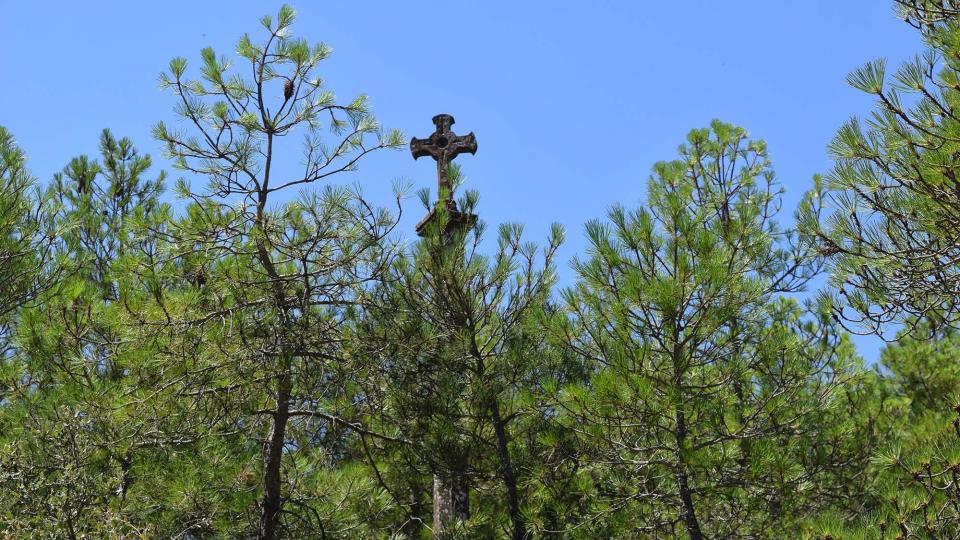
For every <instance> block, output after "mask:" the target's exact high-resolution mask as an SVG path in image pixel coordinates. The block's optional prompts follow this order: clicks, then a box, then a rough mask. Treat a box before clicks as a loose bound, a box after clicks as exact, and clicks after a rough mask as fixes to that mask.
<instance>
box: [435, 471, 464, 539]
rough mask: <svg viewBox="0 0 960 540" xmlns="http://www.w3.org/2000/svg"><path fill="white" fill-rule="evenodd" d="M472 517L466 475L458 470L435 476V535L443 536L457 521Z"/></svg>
mask: <svg viewBox="0 0 960 540" xmlns="http://www.w3.org/2000/svg"><path fill="white" fill-rule="evenodd" d="M468 519H470V494H469V491H468V486H467V479H466V475H465V474H463V473H462V471H456V472H454V473H452V474H449V475H443V476H441V475H439V474H435V475H434V476H433V537H434V538H442V537H443V536H442V535H443V534H445V533H446V532H447V531H449V530H450V529H451V528H452V526H453V524H454V523H456V522H457V521H466V520H468Z"/></svg>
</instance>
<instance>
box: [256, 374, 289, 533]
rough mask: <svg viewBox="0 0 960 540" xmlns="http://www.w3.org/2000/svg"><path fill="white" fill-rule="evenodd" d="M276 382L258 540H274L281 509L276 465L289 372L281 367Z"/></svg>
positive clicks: (280, 450) (281, 444)
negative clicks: (281, 372)
mask: <svg viewBox="0 0 960 540" xmlns="http://www.w3.org/2000/svg"><path fill="white" fill-rule="evenodd" d="M283 371H284V372H283V374H282V375H281V376H280V380H279V382H278V383H277V409H276V411H274V413H273V415H272V416H273V425H272V426H271V427H270V436H269V437H268V438H267V448H266V452H264V454H265V455H264V473H263V502H262V506H263V510H262V512H261V514H260V539H261V540H274V539H275V538H276V537H277V526H278V525H279V522H280V511H281V509H282V507H283V498H282V497H283V483H282V482H281V479H280V465H281V463H282V461H283V447H284V443H285V442H286V431H287V420H288V419H289V410H290V390H291V381H290V372H289V369H288V368H286V367H285V368H284V370H283Z"/></svg>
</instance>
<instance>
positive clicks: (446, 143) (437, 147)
mask: <svg viewBox="0 0 960 540" xmlns="http://www.w3.org/2000/svg"><path fill="white" fill-rule="evenodd" d="M453 123H454V120H453V117H452V116H450V115H449V114H438V115H436V116H434V117H433V124H434V125H435V126H437V130H436V131H434V132H433V134H432V135H430V138H428V139H418V138H416V137H414V138H412V139H410V152H411V153H412V154H413V159H418V158H421V157H423V156H430V157H432V158H433V159H435V160H436V161H437V187H438V189H439V192H438V193H437V197H438V200H437V202H438V203H439V202H441V201H440V200H439V197H440V196H441V195H440V194H441V193H444V190H446V197H447V200H446V203H447V206H448V207H449V208H451V209H455V208H456V206H455V205H454V204H453V186H451V185H450V180H449V179H448V178H447V167H448V166H449V165H450V162H451V161H453V159H454V158H455V157H457V156H459V155H460V154H463V153H464V152H470V153H471V154H476V153H477V138H476V137H475V136H474V134H473V132H470V133H468V134H466V135H463V136H461V135H457V134H456V133H454V132H452V131H450V126H452V125H453Z"/></svg>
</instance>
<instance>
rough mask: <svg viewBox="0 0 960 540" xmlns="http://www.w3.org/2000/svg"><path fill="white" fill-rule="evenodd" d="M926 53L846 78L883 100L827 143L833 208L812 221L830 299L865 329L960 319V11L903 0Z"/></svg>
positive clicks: (899, 3) (870, 65)
mask: <svg viewBox="0 0 960 540" xmlns="http://www.w3.org/2000/svg"><path fill="white" fill-rule="evenodd" d="M895 5H896V6H897V7H898V9H899V10H900V14H901V16H902V17H903V18H904V19H905V20H906V21H907V22H908V23H910V24H911V25H913V26H915V27H916V28H918V29H919V30H920V32H921V34H922V36H923V39H924V42H925V43H926V45H927V48H926V50H925V51H924V52H923V53H922V54H920V55H918V56H917V57H916V58H914V59H913V60H911V61H909V62H906V63H904V64H903V65H902V66H900V68H899V69H897V71H896V72H895V73H893V74H892V75H888V74H887V66H886V62H885V61H883V60H877V61H874V62H870V63H868V64H866V65H865V66H863V67H862V68H860V69H858V70H856V71H854V72H853V73H851V74H850V75H849V77H848V78H847V81H848V82H849V84H850V85H851V86H853V87H854V88H856V89H858V90H861V91H863V92H865V93H867V94H870V95H872V96H874V97H875V98H876V101H877V104H876V108H875V110H874V112H873V113H872V114H871V115H870V117H869V118H868V119H865V120H860V119H857V118H853V119H851V120H850V121H849V122H848V123H846V124H845V125H844V126H843V127H841V128H840V130H839V131H838V132H837V134H836V136H835V138H834V140H833V142H832V143H831V144H830V147H829V149H830V153H831V154H832V156H833V157H834V159H835V160H836V163H835V165H834V167H833V168H832V170H831V171H830V173H829V174H828V175H827V177H826V184H827V186H828V188H829V192H828V193H829V197H828V199H829V200H828V203H827V205H826V206H827V207H831V208H832V209H833V211H832V212H831V213H829V214H828V215H826V216H820V215H810V216H806V217H805V218H804V222H805V223H804V227H805V228H807V229H809V230H810V231H813V232H814V234H815V236H816V237H817V240H816V242H817V244H818V246H819V249H820V250H821V251H822V253H824V254H825V255H829V256H830V270H831V274H832V277H831V284H832V285H833V287H834V289H835V290H836V291H837V292H836V293H834V294H833V295H832V296H833V298H832V302H833V303H834V305H835V311H836V312H837V314H838V315H839V316H841V319H842V320H845V321H849V322H851V323H853V325H852V326H853V327H854V328H856V329H857V330H858V331H861V332H864V331H865V332H883V331H884V330H886V329H887V328H889V325H890V324H891V323H900V324H904V323H906V324H909V323H911V322H913V321H919V320H927V321H934V322H938V323H939V324H945V323H946V324H952V323H954V322H955V321H956V319H957V316H958V313H960V312H958V306H960V305H958V303H957V298H958V296H960V293H958V291H960V288H958V287H960V272H958V269H960V267H958V265H957V264H956V260H957V256H958V253H960V233H958V231H960V211H958V208H960V191H958V190H957V189H956V185H957V182H958V173H960V171H958V161H957V152H958V151H960V146H958V140H960V137H958V136H960V117H958V115H957V112H956V110H955V106H954V103H955V102H956V100H957V99H958V96H960V90H957V81H958V80H960V40H958V36H960V18H958V16H957V13H958V11H957V7H958V6H957V5H956V3H955V2H953V1H945V2H930V1H925V0H909V1H908V0H898V1H897V2H896V4H895Z"/></svg>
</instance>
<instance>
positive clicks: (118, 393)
mask: <svg viewBox="0 0 960 540" xmlns="http://www.w3.org/2000/svg"><path fill="white" fill-rule="evenodd" d="M100 151H101V155H102V160H103V163H102V165H101V164H100V163H99V162H97V161H95V160H91V159H90V158H88V157H86V156H80V157H77V158H74V159H73V160H71V162H70V163H69V164H68V165H67V166H66V167H65V168H64V170H63V172H62V173H58V174H57V175H55V178H54V181H53V182H52V184H51V186H50V187H49V189H48V194H47V199H48V200H50V201H55V203H56V204H55V206H52V207H51V208H52V209H55V210H56V211H55V212H52V213H51V219H52V220H53V223H54V224H55V226H56V229H57V231H58V235H57V239H56V241H55V242H54V243H53V244H52V246H51V249H52V253H53V255H55V256H56V259H57V261H58V264H59V265H60V272H59V273H58V277H59V279H58V282H57V283H56V286H55V287H52V288H50V289H49V290H47V291H45V292H44V293H43V294H42V295H41V296H40V297H39V299H38V300H39V301H38V302H37V303H36V304H35V305H33V306H30V307H29V308H27V309H24V310H22V311H21V313H20V317H19V321H18V323H19V324H18V326H17V330H16V333H15V335H14V338H15V339H14V341H15V353H14V354H13V355H12V356H11V358H10V362H9V363H8V364H7V365H6V366H5V367H6V368H7V369H6V370H5V372H4V373H3V376H4V379H3V380H4V384H5V385H6V386H7V388H8V393H7V394H6V396H5V407H3V408H2V414H0V422H2V426H3V427H2V428H0V433H2V434H3V437H2V438H0V444H2V445H3V449H4V455H5V459H4V460H3V464H2V466H0V482H2V483H3V484H4V490H3V491H4V497H2V500H0V508H2V510H0V512H3V513H5V514H6V516H7V519H5V520H4V521H6V522H7V523H8V524H9V525H10V527H12V528H13V530H14V531H16V530H18V529H17V528H18V527H27V528H28V529H32V530H34V531H37V532H40V533H42V534H48V535H54V534H58V533H66V535H67V536H69V537H73V538H75V537H78V536H79V535H83V534H96V535H117V534H132V533H133V532H134V531H137V530H138V529H137V528H136V525H135V522H136V521H137V520H136V518H131V517H130V516H129V515H127V514H126V502H127V494H128V492H129V490H130V489H131V486H132V485H133V483H134V481H133V477H134V475H133V473H132V466H133V464H135V463H136V464H139V461H140V458H141V457H142V456H143V455H144V454H145V453H146V452H148V451H147V450H145V448H148V447H149V446H150V445H151V441H150V437H149V436H147V435H145V433H144V432H146V431H148V429H145V428H146V426H148V425H149V422H145V421H143V419H142V417H141V414H142V413H143V409H142V408H140V407H138V406H137V397H139V396H142V395H145V394H148V393H149V390H147V391H145V392H138V390H139V388H138V386H139V385H140V384H141V383H142V382H143V379H141V378H140V376H139V375H140V374H141V373H142V368H143V365H142V358H143V357H144V356H147V355H148V354H149V353H148V348H149V347H148V346H147V345H146V344H143V343H137V342H134V341H133V340H131V339H130V337H131V336H130V334H129V333H128V332H127V331H126V330H125V328H124V325H123V323H122V317H121V313H122V308H121V303H122V299H123V296H124V295H123V292H122V291H121V287H120V284H121V282H122V280H121V279H120V277H119V275H120V271H119V264H120V263H119V262H118V260H119V259H121V258H122V257H123V256H124V252H125V251H129V250H134V249H141V248H142V246H143V244H144V243H149V242H150V241H149V240H143V238H142V237H138V236H137V235H136V234H134V233H133V231H134V230H135V228H134V227H133V226H132V225H133V222H135V221H138V220H146V219H149V218H150V217H151V216H152V215H153V214H155V212H156V211H157V210H158V209H159V201H158V197H159V193H160V191H161V190H162V188H163V173H160V175H159V176H158V178H157V179H155V180H147V179H146V178H144V176H145V173H146V171H147V170H148V169H149V167H150V166H151V161H150V157H149V156H145V155H140V154H139V153H138V152H137V150H136V149H135V148H134V147H133V145H132V143H131V142H130V141H129V140H128V139H120V140H117V139H116V138H114V137H113V135H111V133H110V132H109V131H107V130H104V132H103V133H102V135H101V139H100ZM137 394H139V395H138V396H137V397H133V396H134V395H137Z"/></svg>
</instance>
